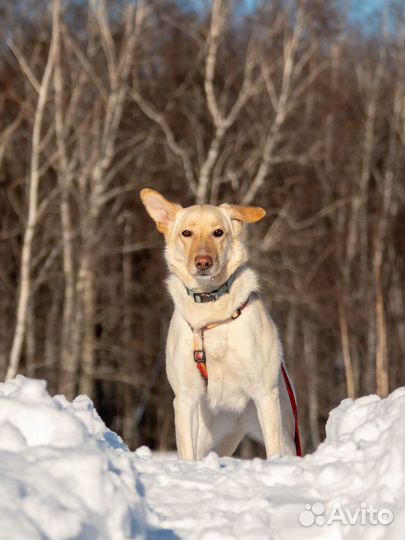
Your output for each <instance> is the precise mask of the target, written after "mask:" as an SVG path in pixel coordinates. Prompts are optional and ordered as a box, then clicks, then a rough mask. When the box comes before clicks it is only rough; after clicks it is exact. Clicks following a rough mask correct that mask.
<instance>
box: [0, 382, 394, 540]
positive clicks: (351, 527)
mask: <svg viewBox="0 0 405 540" xmlns="http://www.w3.org/2000/svg"><path fill="white" fill-rule="evenodd" d="M404 409H405V388H399V389H398V390H396V391H395V392H393V393H392V394H391V395H390V396H389V397H388V398H387V399H384V400H382V399H380V398H379V397H378V396H374V395H371V396H367V397H363V398H361V399H358V400H356V401H354V402H353V401H352V400H349V399H346V400H344V401H343V402H342V403H341V404H340V406H339V407H337V408H336V409H335V410H333V411H332V412H331V413H330V416H329V420H328V423H327V427H326V431H327V438H326V441H325V442H324V443H322V444H321V445H320V446H319V448H318V449H317V451H316V452H314V453H313V454H311V455H308V456H306V457H305V458H303V459H299V458H291V457H283V458H275V459H272V460H270V461H263V460H259V459H253V460H251V461H241V460H237V459H231V458H225V459H218V458H217V456H215V455H214V454H211V455H209V456H208V457H207V458H205V459H204V460H203V461H201V462H199V463H191V462H181V461H178V460H176V459H174V458H162V457H159V456H158V455H153V454H152V453H151V452H150V450H149V449H147V448H145V447H141V448H139V449H138V450H137V451H136V452H134V453H132V452H129V451H128V449H127V447H126V446H125V444H124V443H123V442H122V440H121V439H120V437H118V436H117V435H116V434H115V433H113V432H111V431H110V430H108V429H107V428H106V426H105V425H104V423H103V421H102V420H101V419H100V417H99V416H98V414H97V412H96V410H95V409H94V407H93V404H92V402H91V401H90V400H89V399H88V398H87V397H84V396H79V397H78V398H76V399H75V400H74V401H73V402H72V403H70V402H68V401H67V400H66V399H65V398H64V397H63V396H55V397H53V398H52V397H50V396H49V394H48V393H47V391H46V386H45V383H44V382H43V381H38V380H31V379H26V378H24V377H22V376H18V377H17V378H16V379H14V380H12V381H10V382H7V383H3V384H0V539H1V540H37V539H38V540H44V539H49V540H65V539H71V540H96V539H97V540H123V539H129V538H146V539H148V540H149V539H155V540H158V539H162V540H163V539H164V540H170V539H172V540H174V539H177V538H185V539H187V540H193V539H201V540H202V539H204V540H211V539H212V540H214V539H215V540H218V539H223V540H225V539H243V540H255V539H258V540H259V539H260V540H263V539H280V540H281V539H289V540H299V539H301V538H308V539H311V540H313V539H315V538H317V539H318V538H325V539H328V540H334V539H335V540H337V539H353V540H362V539H365V540H379V539H384V540H399V539H402V538H404V537H405V512H404V497H405V492H404V468H405V467H404V462H403V459H404V455H405V444H404V443H405V439H404V435H405V434H404ZM350 522H352V524H350Z"/></svg>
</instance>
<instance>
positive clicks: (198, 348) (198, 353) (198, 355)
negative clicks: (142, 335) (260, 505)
mask: <svg viewBox="0 0 405 540" xmlns="http://www.w3.org/2000/svg"><path fill="white" fill-rule="evenodd" d="M248 302H249V298H248V299H247V300H246V302H244V303H243V304H242V305H241V306H239V307H238V308H237V309H236V310H235V311H234V312H233V313H232V315H231V316H230V317H228V318H227V319H224V320H223V321H218V322H214V323H208V324H206V325H205V326H202V327H201V328H197V329H195V328H193V327H191V330H192V331H193V347H194V362H195V364H196V367H197V369H198V371H199V372H200V374H201V377H202V378H203V380H204V382H205V384H206V385H207V384H208V369H207V357H206V354H205V348H204V332H205V331H206V330H211V329H212V328H216V327H217V326H220V325H221V324H225V323H228V322H231V321H233V320H234V319H237V318H238V317H240V315H241V314H242V311H243V310H244V309H245V307H246V306H247V304H248ZM281 373H282V374H283V379H284V383H285V386H286V388H287V392H288V397H289V398H290V404H291V410H292V413H293V416H294V443H295V450H296V453H297V456H299V457H302V450H301V440H300V432H299V427H298V409H297V401H296V399H295V394H294V390H293V388H292V385H291V382H290V379H289V377H288V373H287V370H286V369H285V366H284V364H283V362H281Z"/></svg>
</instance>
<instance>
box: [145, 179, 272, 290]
mask: <svg viewBox="0 0 405 540" xmlns="http://www.w3.org/2000/svg"><path fill="white" fill-rule="evenodd" d="M141 199H142V202H143V204H144V205H145V208H146V210H147V211H148V213H149V215H150V216H151V217H152V219H153V220H154V221H155V223H156V226H157V228H158V230H159V231H160V232H161V233H163V234H164V236H165V240H166V252H165V254H166V260H167V263H168V266H169V269H170V271H172V272H174V273H175V274H177V275H178V276H179V277H180V279H181V280H182V281H183V283H184V284H185V285H187V286H189V287H195V286H199V287H201V289H202V290H204V289H209V288H211V289H212V286H213V285H220V284H221V283H222V282H223V281H225V280H226V279H228V277H229V276H230V275H231V274H232V273H233V272H234V271H235V270H236V269H237V268H238V267H239V266H240V265H241V264H243V263H244V262H246V260H247V253H246V248H245V246H244V245H243V242H242V239H241V230H242V226H243V224H244V223H255V222H256V221H259V220H260V219H262V218H263V217H264V216H265V214H266V212H265V211H264V210H263V208H259V207H255V206H238V205H233V204H221V205H220V206H214V205H210V204H198V205H194V206H189V207H187V208H182V207H181V206H180V205H179V204H174V203H171V202H170V201H168V200H166V199H165V198H164V197H163V196H162V195H161V194H160V193H158V192H157V191H154V190H153V189H147V188H146V189H143V190H142V191H141Z"/></svg>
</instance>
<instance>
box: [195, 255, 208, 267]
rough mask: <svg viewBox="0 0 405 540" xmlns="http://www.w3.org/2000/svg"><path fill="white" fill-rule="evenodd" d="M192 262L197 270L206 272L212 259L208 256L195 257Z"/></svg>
mask: <svg viewBox="0 0 405 540" xmlns="http://www.w3.org/2000/svg"><path fill="white" fill-rule="evenodd" d="M194 262H195V265H196V267H197V268H198V270H208V268H211V266H212V257H210V256H209V255H197V257H196V258H195V259H194Z"/></svg>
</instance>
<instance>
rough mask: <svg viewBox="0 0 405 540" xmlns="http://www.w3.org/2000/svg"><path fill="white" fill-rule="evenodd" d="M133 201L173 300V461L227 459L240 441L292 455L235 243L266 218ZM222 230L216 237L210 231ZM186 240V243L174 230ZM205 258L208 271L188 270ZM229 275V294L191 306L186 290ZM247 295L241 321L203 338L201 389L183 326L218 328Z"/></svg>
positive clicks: (242, 210)
mask: <svg viewBox="0 0 405 540" xmlns="http://www.w3.org/2000/svg"><path fill="white" fill-rule="evenodd" d="M141 199H142V202H143V204H144V205H145V207H146V209H147V211H148V213H149V214H150V216H151V217H152V218H153V219H154V221H155V222H156V224H157V228H158V230H159V231H160V232H162V233H163V234H164V236H165V240H166V249H165V258H166V261H167V264H168V267H169V271H170V275H169V277H168V279H167V285H168V289H169V292H170V294H171V296H172V298H173V301H174V306H175V310H174V314H173V317H172V320H171V322H170V327H169V333H168V338H167V346H166V367H167V375H168V379H169V382H170V384H171V387H172V389H173V391H174V394H175V399H174V412H175V424H176V440H177V451H178V456H179V457H180V458H181V459H200V458H201V457H203V456H205V455H206V454H207V453H208V452H210V451H211V450H213V451H215V452H216V453H217V454H218V455H220V456H224V455H232V454H233V452H234V451H235V449H236V447H237V446H238V444H239V443H240V441H241V440H242V438H243V437H244V436H245V435H250V436H251V437H253V438H255V439H258V440H261V441H263V442H264V444H265V447H266V454H267V457H270V456H271V455H273V454H284V453H286V454H292V455H294V454H295V446H294V435H293V434H294V418H293V415H292V411H291V405H290V401H289V397H288V393H287V390H286V387H285V384H284V381H283V378H282V374H281V369H280V365H281V361H282V349H281V345H280V341H279V338H278V334H277V330H276V328H275V326H274V323H273V321H272V320H271V318H270V316H269V314H268V313H267V311H266V309H265V307H264V304H263V301H262V299H261V297H260V295H259V294H258V280H257V276H256V274H255V272H254V271H253V270H252V269H251V268H249V267H248V266H247V264H246V263H247V258H248V257H247V252H246V248H245V246H244V244H243V241H242V238H241V232H242V228H243V224H244V223H254V222H256V221H259V220H260V219H262V217H264V215H265V211H264V210H263V209H262V208H257V207H248V206H235V205H228V204H223V205H221V206H213V205H195V206H190V207H188V208H182V207H181V206H179V205H177V204H173V203H171V202H169V201H167V200H166V199H165V198H164V197H163V196H162V195H161V194H160V193H158V192H156V191H154V190H151V189H143V190H142V191H141ZM217 229H221V230H222V231H223V235H222V236H219V237H216V236H214V235H213V231H214V230H217ZM185 230H188V231H190V232H191V233H192V234H191V236H188V237H185V236H183V235H182V232H183V231H185ZM199 256H209V257H210V259H211V261H212V266H211V268H209V269H208V270H203V271H202V270H201V269H198V268H197V267H196V261H197V257H199ZM234 272H236V274H235V275H236V278H235V280H234V282H233V284H232V286H231V288H230V291H229V293H227V294H224V295H223V296H221V297H220V298H219V299H218V300H216V301H214V302H209V303H196V302H195V301H194V299H193V298H192V297H191V296H189V295H188V294H187V291H186V287H188V288H190V289H193V290H195V291H198V292H209V291H212V290H215V289H218V288H219V287H220V286H221V285H222V284H223V283H225V282H226V281H227V280H228V278H229V277H230V276H231V275H232V274H233V273H234ZM248 297H250V299H249V303H248V305H247V306H246V308H245V309H244V310H243V312H242V314H241V316H240V317H239V318H237V319H235V320H232V321H230V322H227V323H225V324H221V325H219V326H217V327H215V328H212V329H210V330H208V331H206V332H205V334H204V343H205V350H206V354H207V368H208V373H209V378H208V386H207V387H206V385H205V382H204V381H203V379H202V377H201V375H200V373H199V371H198V370H197V369H196V365H195V362H194V360H193V333H192V330H191V327H193V328H201V327H202V326H204V325H206V324H208V323H212V322H217V321H223V320H225V319H227V318H229V317H230V315H231V314H232V313H233V312H234V311H235V309H236V308H238V307H239V306H240V305H241V304H243V302H245V301H246V299H247V298H248Z"/></svg>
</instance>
